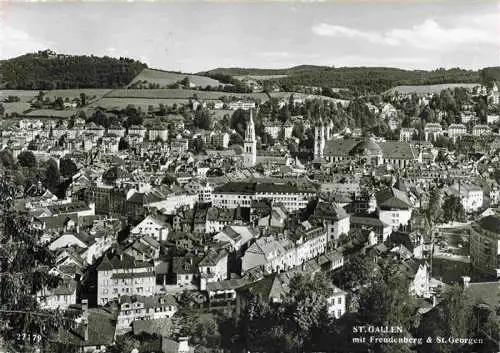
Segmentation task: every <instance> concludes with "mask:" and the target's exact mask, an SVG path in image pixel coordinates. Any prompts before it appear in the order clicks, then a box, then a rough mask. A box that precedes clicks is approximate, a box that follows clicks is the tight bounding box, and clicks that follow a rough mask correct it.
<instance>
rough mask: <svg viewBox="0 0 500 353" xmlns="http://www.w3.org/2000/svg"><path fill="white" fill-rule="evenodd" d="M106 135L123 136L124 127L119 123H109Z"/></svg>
mask: <svg viewBox="0 0 500 353" xmlns="http://www.w3.org/2000/svg"><path fill="white" fill-rule="evenodd" d="M108 135H114V136H118V137H123V136H125V128H124V127H122V126H121V125H111V126H110V127H109V128H108Z"/></svg>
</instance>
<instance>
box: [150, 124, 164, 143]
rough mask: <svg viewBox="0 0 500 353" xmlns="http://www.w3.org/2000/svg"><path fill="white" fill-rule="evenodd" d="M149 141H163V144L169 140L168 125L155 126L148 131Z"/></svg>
mask: <svg viewBox="0 0 500 353" xmlns="http://www.w3.org/2000/svg"><path fill="white" fill-rule="evenodd" d="M148 138H149V141H156V140H161V141H163V142H165V141H167V140H168V128H167V126H166V125H164V124H163V125H161V124H158V125H154V126H152V127H151V128H150V129H149V131H148Z"/></svg>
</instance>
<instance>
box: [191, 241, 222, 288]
mask: <svg viewBox="0 0 500 353" xmlns="http://www.w3.org/2000/svg"><path fill="white" fill-rule="evenodd" d="M198 270H199V272H200V290H205V289H206V285H207V283H211V282H219V281H223V280H226V279H228V252H227V251H226V249H221V250H218V251H216V250H209V251H208V253H207V254H206V255H205V256H204V257H203V259H202V260H201V261H200V262H199V263H198Z"/></svg>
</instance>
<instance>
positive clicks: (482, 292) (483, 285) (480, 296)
mask: <svg viewBox="0 0 500 353" xmlns="http://www.w3.org/2000/svg"><path fill="white" fill-rule="evenodd" d="M465 291H466V293H467V294H469V295H470V296H471V298H472V299H473V300H474V301H475V302H479V303H484V304H487V305H489V306H490V307H492V308H495V307H496V306H497V305H498V300H499V299H498V293H500V282H479V283H470V284H469V286H468V287H467V288H466V289H465Z"/></svg>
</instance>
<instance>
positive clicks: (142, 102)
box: [88, 97, 189, 111]
mask: <svg viewBox="0 0 500 353" xmlns="http://www.w3.org/2000/svg"><path fill="white" fill-rule="evenodd" d="M187 103H189V99H180V98H172V99H165V98H164V99H159V98H108V97H104V98H101V99H99V100H98V101H96V102H94V103H92V104H90V105H89V106H88V107H89V108H97V107H101V108H104V109H124V108H126V107H127V106H128V105H134V106H136V107H140V108H141V109H142V110H143V111H147V110H148V108H149V106H150V105H152V106H153V107H155V108H157V107H158V106H159V105H160V104H163V105H165V106H173V105H174V104H177V105H181V104H187Z"/></svg>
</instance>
